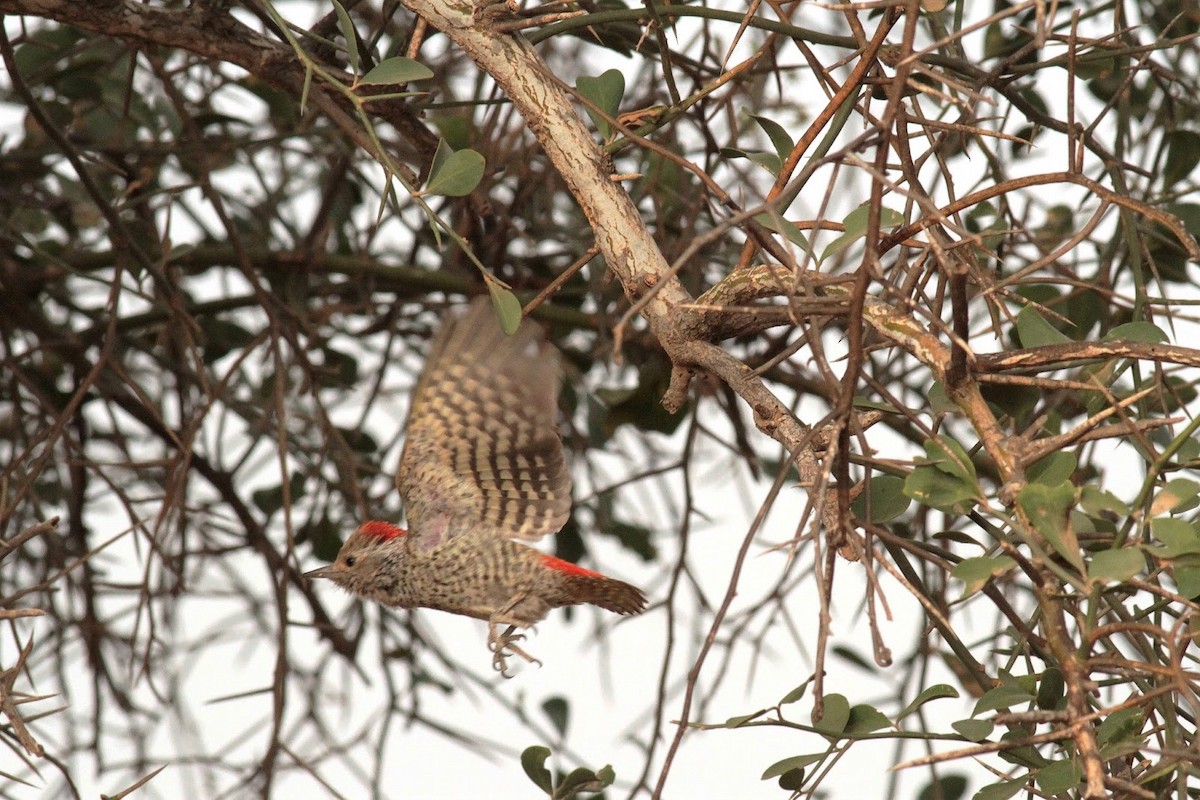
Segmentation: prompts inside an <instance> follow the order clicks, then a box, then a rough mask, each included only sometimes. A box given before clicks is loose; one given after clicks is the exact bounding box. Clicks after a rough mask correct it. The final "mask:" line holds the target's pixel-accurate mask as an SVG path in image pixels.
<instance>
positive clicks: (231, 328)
mask: <svg viewBox="0 0 1200 800" xmlns="http://www.w3.org/2000/svg"><path fill="white" fill-rule="evenodd" d="M199 324H200V332H201V334H203V336H204V350H203V354H202V360H203V361H204V363H205V364H212V363H213V362H215V361H217V360H219V359H220V358H222V357H223V356H225V355H228V354H229V353H230V352H232V351H234V350H241V349H243V348H246V347H249V346H250V344H251V343H253V342H254V340H255V336H254V334H253V333H251V332H250V331H248V330H247V329H246V328H243V327H242V326H241V325H239V324H237V323H236V322H231V321H230V320H227V319H221V318H220V317H211V316H201V317H200V319H199Z"/></svg>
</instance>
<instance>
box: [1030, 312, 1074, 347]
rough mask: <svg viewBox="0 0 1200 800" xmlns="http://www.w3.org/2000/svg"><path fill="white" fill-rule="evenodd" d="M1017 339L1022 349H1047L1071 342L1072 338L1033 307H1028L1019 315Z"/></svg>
mask: <svg viewBox="0 0 1200 800" xmlns="http://www.w3.org/2000/svg"><path fill="white" fill-rule="evenodd" d="M1017 338H1018V339H1019V340H1020V342H1021V346H1022V347H1046V346H1047V345H1052V344H1066V343H1068V342H1070V341H1071V339H1070V337H1068V336H1066V335H1065V334H1063V333H1062V332H1060V331H1059V330H1058V329H1057V328H1055V327H1054V326H1053V325H1051V324H1050V323H1049V322H1047V321H1046V318H1045V317H1043V316H1042V315H1041V314H1039V313H1038V312H1037V309H1035V308H1034V307H1033V306H1026V307H1025V308H1023V309H1021V313H1020V314H1017Z"/></svg>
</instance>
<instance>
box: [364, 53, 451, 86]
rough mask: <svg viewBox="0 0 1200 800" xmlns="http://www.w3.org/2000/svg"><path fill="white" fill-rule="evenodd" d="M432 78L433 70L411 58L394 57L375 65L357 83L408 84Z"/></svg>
mask: <svg viewBox="0 0 1200 800" xmlns="http://www.w3.org/2000/svg"><path fill="white" fill-rule="evenodd" d="M432 77H433V70H431V69H430V68H429V67H427V66H425V65H424V64H422V63H421V62H420V61H414V60H412V59H411V58H404V57H403V56H396V57H395V58H389V59H386V60H384V61H381V62H379V63H378V64H376V65H375V66H374V67H373V68H372V69H371V71H370V72H368V73H367V74H366V75H363V76H362V80H361V81H359V83H369V84H385V85H391V84H396V83H410V82H412V81H424V80H428V79H430V78H432Z"/></svg>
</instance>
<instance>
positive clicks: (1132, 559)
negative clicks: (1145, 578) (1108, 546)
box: [1088, 548, 1146, 583]
mask: <svg viewBox="0 0 1200 800" xmlns="http://www.w3.org/2000/svg"><path fill="white" fill-rule="evenodd" d="M1145 568H1146V557H1145V556H1143V555H1142V553H1141V551H1140V550H1135V549H1133V548H1122V549H1120V550H1102V551H1100V552H1099V553H1096V555H1094V556H1092V563H1091V564H1089V565H1088V581H1090V582H1092V583H1121V582H1122V581H1127V580H1129V579H1130V578H1132V577H1133V576H1134V575H1137V574H1138V573H1139V572H1141V571H1142V570H1143V569H1145Z"/></svg>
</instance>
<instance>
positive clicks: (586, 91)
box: [575, 69, 625, 141]
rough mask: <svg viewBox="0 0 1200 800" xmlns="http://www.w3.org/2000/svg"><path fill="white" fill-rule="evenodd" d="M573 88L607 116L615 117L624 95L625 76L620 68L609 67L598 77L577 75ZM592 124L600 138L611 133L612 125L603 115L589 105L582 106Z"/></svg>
mask: <svg viewBox="0 0 1200 800" xmlns="http://www.w3.org/2000/svg"><path fill="white" fill-rule="evenodd" d="M575 89H576V90H577V91H578V92H579V94H581V95H582V96H583V97H586V98H587V99H588V100H590V101H592V103H594V104H595V105H596V107H597V108H599V109H600V110H601V111H603V112H604V114H607V115H608V117H609V118H611V119H616V118H617V114H618V113H619V112H620V109H621V99H622V98H623V97H624V96H625V76H624V75H622V74H621V71H620V70H616V69H610V70H607V71H605V72H604V73H603V74H602V75H599V76H598V77H594V78H593V77H590V76H588V75H581V76H579V80H577V81H576V82H575ZM584 110H585V111H587V114H588V116H589V117H591V118H592V124H594V125H595V126H596V130H597V131H599V132H600V138H601V139H603V140H605V141H607V140H608V139H609V138H611V137H612V135H613V126H612V123H610V122H609V121H608V120H607V119H605V118H604V116H603V115H600V114H597V113H596V112H595V111H593V110H592V109H591V107H590V106H584Z"/></svg>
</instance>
